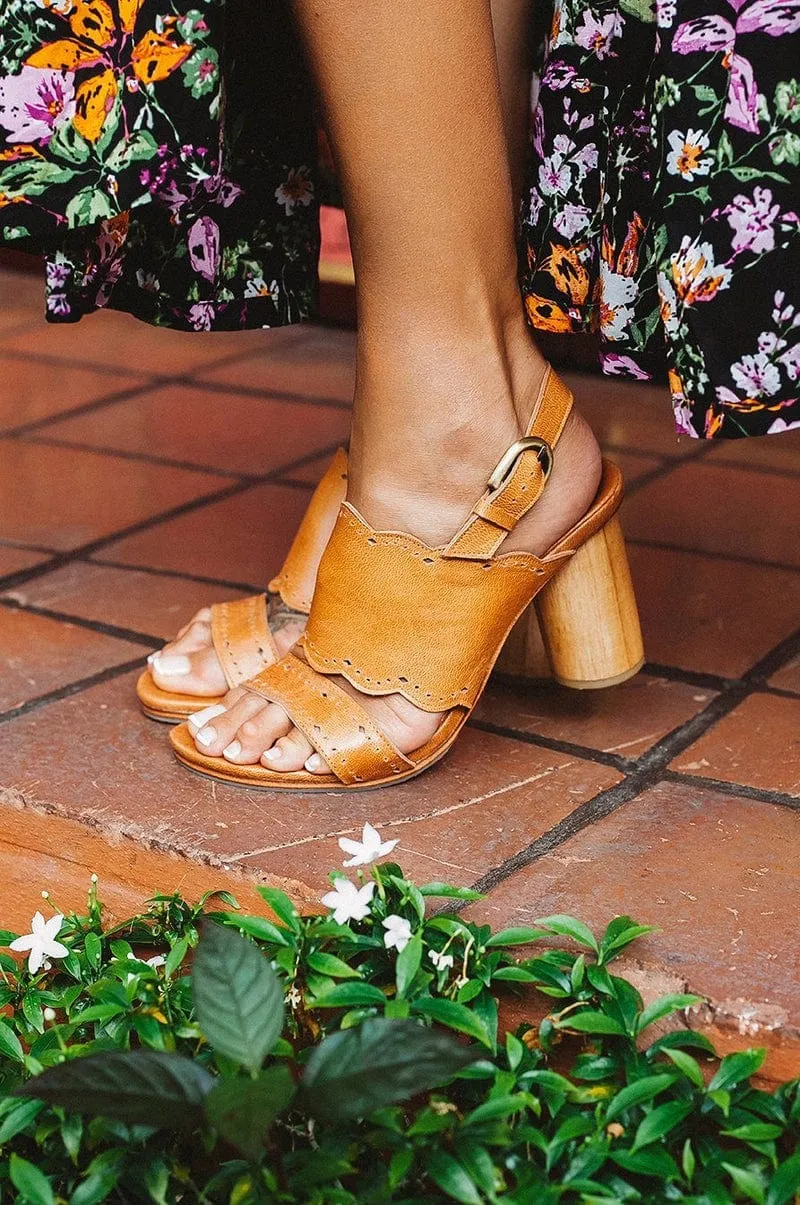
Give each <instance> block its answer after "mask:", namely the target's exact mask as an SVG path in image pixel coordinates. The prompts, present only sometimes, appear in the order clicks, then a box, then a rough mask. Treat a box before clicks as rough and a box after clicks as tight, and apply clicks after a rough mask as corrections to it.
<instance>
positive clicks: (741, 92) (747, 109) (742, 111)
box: [725, 54, 758, 134]
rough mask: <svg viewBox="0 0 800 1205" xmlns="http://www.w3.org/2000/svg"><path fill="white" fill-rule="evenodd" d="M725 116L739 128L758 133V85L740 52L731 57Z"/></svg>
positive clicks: (751, 69) (746, 60) (750, 67)
mask: <svg viewBox="0 0 800 1205" xmlns="http://www.w3.org/2000/svg"><path fill="white" fill-rule="evenodd" d="M725 118H726V120H727V121H729V122H730V124H731V125H732V126H736V127H737V128H738V129H740V130H748V131H749V133H751V134H757V133H758V87H757V85H756V79H755V76H754V75H753V68H752V66H751V64H750V62H749V61H748V59H745V58H742V56H741V55H740V54H734V55H733V56H732V57H731V78H730V84H729V85H728V103H727V104H726V106H725Z"/></svg>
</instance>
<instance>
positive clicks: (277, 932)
mask: <svg viewBox="0 0 800 1205" xmlns="http://www.w3.org/2000/svg"><path fill="white" fill-rule="evenodd" d="M223 916H224V918H225V922H226V924H228V925H230V926H231V928H234V929H239V930H241V932H242V933H247V934H249V935H250V937H256V938H258V940H259V941H271V942H274V943H275V944H276V945H279V946H290V945H291V944H292V943H291V934H290V933H288V932H287V931H286V930H285V929H282V928H281V927H280V926H279V925H273V923H272V921H271V920H267V919H266V917H264V916H240V915H239V913H238V912H224V913H223Z"/></svg>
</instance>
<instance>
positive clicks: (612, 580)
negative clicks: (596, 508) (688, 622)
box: [534, 516, 644, 690]
mask: <svg viewBox="0 0 800 1205" xmlns="http://www.w3.org/2000/svg"><path fill="white" fill-rule="evenodd" d="M534 605H535V607H536V611H537V614H538V616H539V625H540V628H541V632H542V638H543V641H544V645H545V648H546V650H547V655H548V658H549V660H550V665H551V667H552V670H553V676H554V677H555V679H556V681H558V682H560V683H561V685H562V686H571V687H573V688H574V689H576V690H595V689H599V688H601V687H604V686H615V685H616V684H617V683H619V682H624V681H625V680H626V679H627V678H631V677H633V675H634V674H635V673H637V672H638V671H639V670H640V669H641V668H642V665H643V663H644V647H643V645H642V632H641V628H640V626H639V612H638V610H637V607H636V597H635V595H634V592H633V583H632V581H631V573H630V568H629V567H628V554H627V552H626V550H625V539H624V536H623V534H622V528H621V526H620V522H619V519H618V518H617V517H616V516H614V517H613V518H612V519H610V520H609V522H608V523H606V525H605V527H603V528H602V529H601V530H600V531H598V532H597V534H596V535H593V536H592V537H591V539H589V540H587V542H586V543H585V544H583V545H582V546H581V547H580V548H579V549H578V550H577V552H576V553H575V555H574V556H573V557H572V559H571V560H570V561H569V562H568V564H566V565H565V566H564V568H563V569H562V570H561V572H560V573H558V574H557V575H556V576H555V577H554V578H553V579H552V581H550V582H548V584H547V585H546V586H545V588H544V590H542V592H541V594H539V595H538V596H537V598H536V600H535V604H534Z"/></svg>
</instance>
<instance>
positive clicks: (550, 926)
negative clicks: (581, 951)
mask: <svg viewBox="0 0 800 1205" xmlns="http://www.w3.org/2000/svg"><path fill="white" fill-rule="evenodd" d="M534 924H537V925H541V926H542V928H543V929H546V930H547V932H548V933H558V934H559V936H562V937H571V938H572V940H573V941H577V942H578V944H579V945H581V946H588V947H589V949H590V950H594V952H595V954H599V953H600V948H599V946H598V944H597V941H596V939H595V936H594V934H593V933H592V931H591V929H590V928H589V927H588V926H587V925H585V924H584V923H583V921H580V920H576V919H575V917H574V916H562V915H557V916H542V917H538V918H537V919H536V921H534Z"/></svg>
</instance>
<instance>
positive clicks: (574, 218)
mask: <svg viewBox="0 0 800 1205" xmlns="http://www.w3.org/2000/svg"><path fill="white" fill-rule="evenodd" d="M591 219H592V215H591V212H590V210H589V209H588V208H587V207H586V206H585V205H573V204H572V202H571V201H568V202H566V203H565V204H564V205H562V206H561V207H560V208H559V211H558V213H557V214H556V216H555V217H554V218H553V225H554V226H555V228H556V230H557V231H558V233H559V234H563V236H564V238H574V237H575V235H576V234H578V233H580V232H581V231H583V230H586V229H587V228H588V226H589V223H590V221H591Z"/></svg>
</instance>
